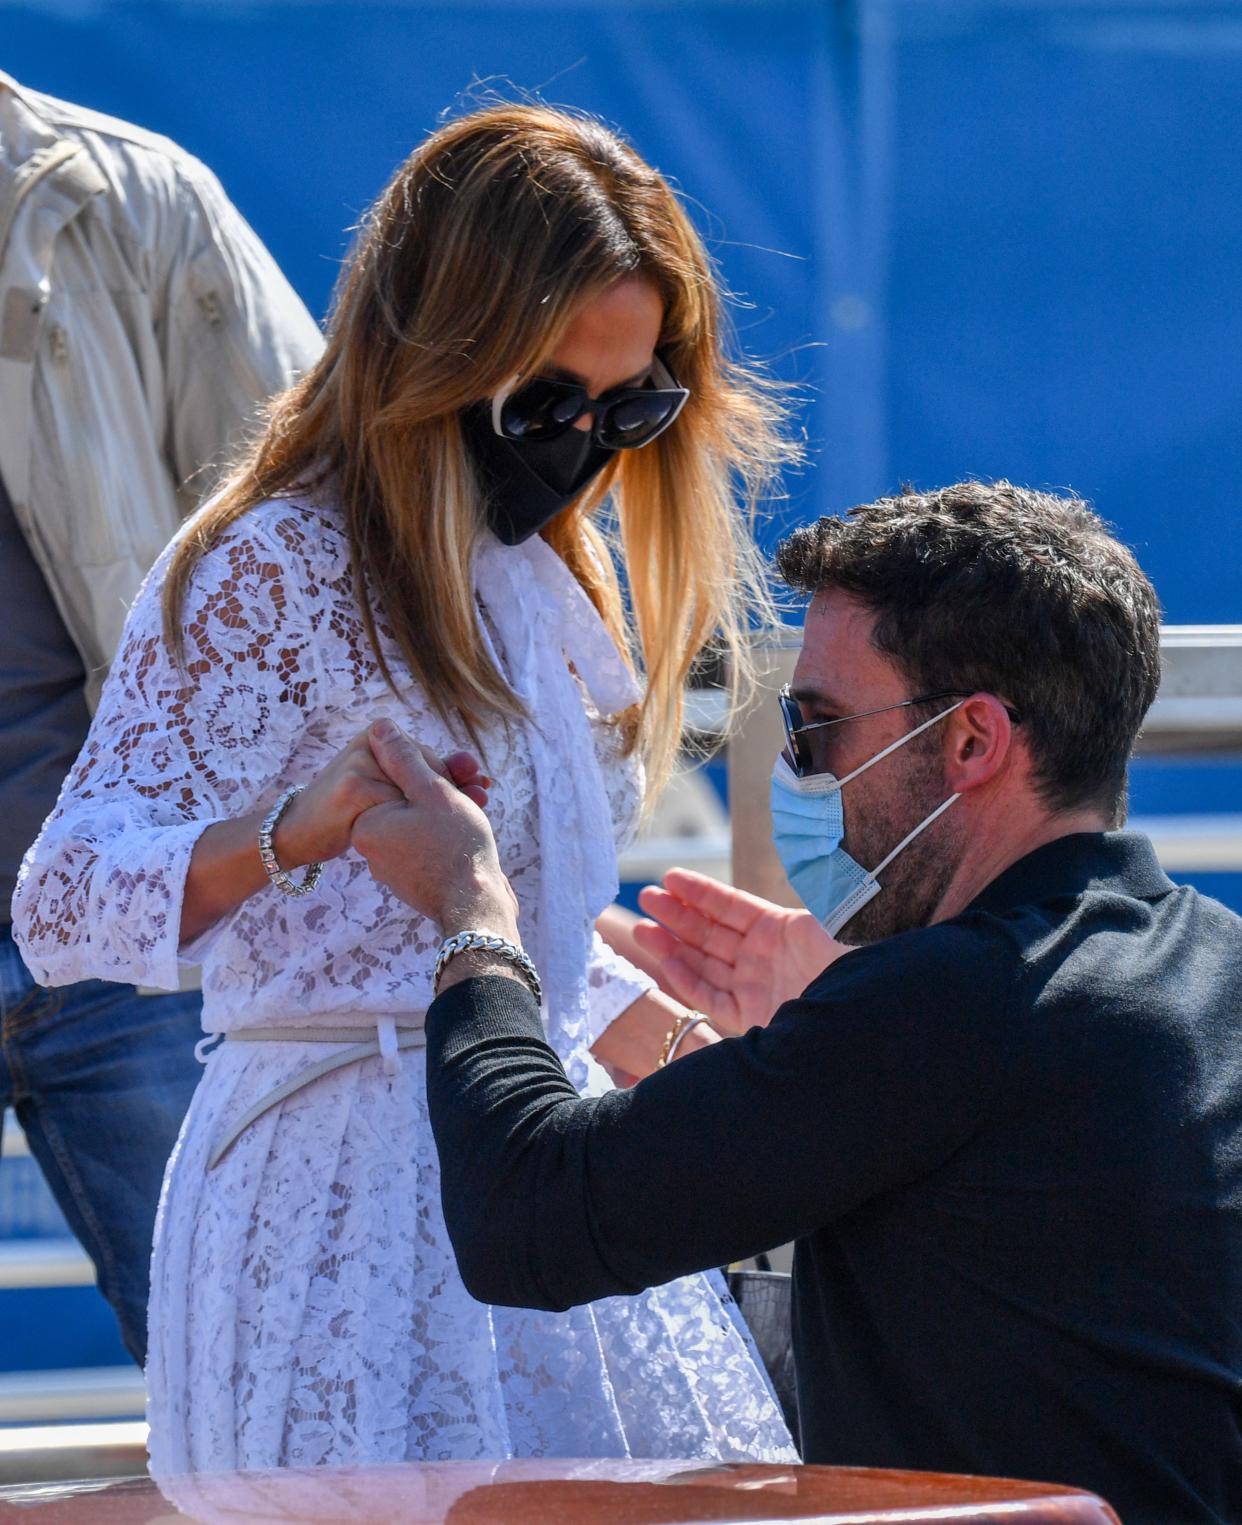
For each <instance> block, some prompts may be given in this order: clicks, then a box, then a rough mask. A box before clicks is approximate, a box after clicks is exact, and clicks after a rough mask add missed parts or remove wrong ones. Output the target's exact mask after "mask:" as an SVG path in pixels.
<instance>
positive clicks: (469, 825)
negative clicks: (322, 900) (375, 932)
mask: <svg viewBox="0 0 1242 1525" xmlns="http://www.w3.org/2000/svg"><path fill="white" fill-rule="evenodd" d="M370 747H371V749H372V751H373V754H374V757H375V759H376V762H377V765H378V766H380V767H381V770H382V772H383V774H384V776H385V778H387V779H391V780H392V781H393V785H394V787H395V789H396V796H397V797H396V799H395V800H393V799H391V798H388V799H385V800H383V801H380V802H379V803H378V804H377V805H376V807H375V808H373V809H371V810H368V811H366V812H364V813H363V814H361V815H359V816H358V817H357V818H356V820H355V822H354V826H353V845H354V846H355V847H356V848H357V850H358V851H359V852H360V853H361V854H362V856H363V857H364V858H365V859H366V860H367V863H368V864H369V866H370V869H371V872H372V874H373V875H374V876H375V879H376V881H377V882H378V883H380V884H384V885H387V886H388V888H389V889H391V890H392V891H393V893H394V894H395V895H397V896H399V897H400V899H402V900H404V901H405V903H406V904H407V905H409V906H411V907H412V908H413V909H414V910H416V911H418V912H419V913H420V914H421V915H423V916H427V917H430V919H431V920H432V921H434V922H435V923H436V924H437V926H439V928H440V930H441V931H442V932H443V933H444V934H445V935H446V936H449V935H451V934H452V933H454V932H461V931H465V930H466V929H467V928H482V929H486V930H487V931H489V932H493V933H495V934H496V935H497V936H499V937H504V938H507V939H508V940H509V941H510V942H516V941H517V935H518V932H517V900H516V898H515V897H514V894H513V890H512V888H511V887H510V885H509V881H508V880H507V879H506V878H505V875H504V872H503V870H502V869H501V867H500V859H499V857H498V855H497V852H496V841H495V838H494V837H493V836H492V828H491V826H490V825H489V824H488V820H487V817H486V816H485V815H484V814H483V811H482V809H481V808H480V806H481V805H483V804H486V801H487V792H486V791H487V786H488V785H489V784H490V782H491V781H490V780H489V779H486V778H484V777H483V775H482V774H481V773H479V771H478V765H477V764H476V763H475V762H474V759H473V758H470V757H468V756H466V754H458V756H457V757H456V758H450V759H447V760H446V761H445V762H441V761H440V759H439V758H438V757H437V756H436V755H435V753H434V752H431V751H429V750H428V748H426V747H424V746H420V745H419V744H418V743H417V742H416V741H413V740H412V739H411V738H410V737H408V736H407V735H406V734H405V733H404V732H403V731H402V730H401V729H400V728H399V727H398V726H395V725H393V724H392V722H391V721H387V720H383V721H380V722H378V723H377V724H376V725H373V726H372V727H371V730H370ZM397 786H399V787H397Z"/></svg>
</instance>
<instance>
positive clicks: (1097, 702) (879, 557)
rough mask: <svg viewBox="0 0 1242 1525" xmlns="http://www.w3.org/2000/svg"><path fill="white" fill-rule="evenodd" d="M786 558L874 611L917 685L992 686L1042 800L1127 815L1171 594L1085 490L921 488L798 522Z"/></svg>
mask: <svg viewBox="0 0 1242 1525" xmlns="http://www.w3.org/2000/svg"><path fill="white" fill-rule="evenodd" d="M776 565H777V569H778V571H779V572H780V574H781V576H782V577H783V578H784V579H785V581H786V582H787V583H789V585H790V586H791V587H793V588H795V589H797V590H798V591H799V592H802V593H806V594H815V593H819V592H821V591H824V590H826V589H830V588H836V589H839V590H840V591H841V592H843V593H846V594H849V595H850V596H852V597H853V598H856V599H858V601H859V602H860V603H862V604H864V605H865V606H866V607H867V608H868V609H870V610H872V611H873V612H874V614H875V615H876V623H875V636H874V640H875V644H876V646H877V648H878V649H879V650H880V651H882V652H884V653H885V655H887V656H888V657H890V658H892V659H893V661H895V662H896V663H897V665H898V666H899V668H900V669H901V670H902V671H903V672H904V673H905V675H906V676H907V677H908V678H909V680H910V683H911V684H912V686H913V691H914V692H917V693H923V692H931V691H933V690H936V689H960V690H964V691H967V692H973V691H974V690H975V689H981V690H983V691H985V692H987V693H992V694H995V695H996V696H997V697H998V698H1001V699H1003V700H1004V701H1005V702H1006V703H1007V704H1009V705H1011V706H1012V708H1013V709H1014V710H1016V711H1017V713H1018V714H1019V715H1020V716H1021V720H1022V723H1021V728H1020V734H1021V735H1022V736H1024V737H1025V739H1026V742H1027V746H1028V748H1029V751H1030V756H1031V762H1032V766H1033V769H1034V775H1035V781H1036V785H1037V788H1038V790H1039V794H1040V797H1041V798H1042V799H1043V801H1044V803H1045V804H1047V805H1048V806H1050V807H1051V808H1052V809H1055V810H1072V809H1076V808H1079V807H1081V806H1087V805H1091V806H1096V807H1098V808H1102V809H1103V810H1104V811H1105V813H1106V815H1107V817H1108V819H1109V821H1110V822H1111V823H1112V824H1120V822H1121V821H1122V820H1123V819H1124V817H1125V797H1126V764H1127V762H1128V761H1129V757H1130V753H1131V751H1132V749H1133V746H1134V740H1135V737H1136V736H1137V735H1138V731H1139V727H1140V726H1141V724H1142V722H1143V716H1144V715H1145V714H1146V713H1147V710H1148V708H1149V706H1150V705H1151V702H1152V700H1153V699H1154V698H1155V697H1156V689H1157V686H1158V685H1159V681H1160V639H1159V629H1158V621H1159V616H1160V609H1159V604H1158V601H1157V599H1156V594H1155V590H1154V589H1153V588H1152V585H1151V583H1150V582H1149V581H1148V580H1147V577H1146V576H1145V575H1144V573H1143V571H1142V568H1141V567H1140V566H1139V564H1138V562H1137V561H1135V559H1134V557H1133V556H1132V555H1131V553H1130V552H1129V551H1128V550H1127V549H1126V547H1125V546H1123V545H1122V544H1121V543H1120V541H1118V540H1116V539H1115V538H1114V537H1113V536H1112V535H1111V534H1110V533H1109V531H1108V528H1107V526H1106V525H1105V524H1104V522H1103V521H1102V520H1101V519H1100V518H1099V517H1098V516H1097V515H1096V514H1094V513H1093V512H1092V511H1091V509H1090V508H1089V507H1088V506H1087V504H1086V503H1084V502H1083V501H1082V500H1081V499H1078V498H1069V497H1059V496H1057V495H1056V494H1054V493H1047V492H1033V491H1031V490H1030V489H1029V488H1025V487H1014V486H1013V485H1012V484H1011V483H1009V482H994V483H991V484H989V483H986V482H958V483H956V484H955V485H954V486H952V487H942V488H940V489H939V490H938V491H936V492H929V493H920V492H914V491H912V490H910V489H909V488H907V489H905V490H903V491H902V493H901V495H900V496H899V497H894V498H881V499H879V501H878V502H875V503H864V504H861V505H860V506H859V507H857V508H852V509H850V511H849V513H848V514H847V515H846V516H845V518H843V519H836V518H826V519H821V520H820V521H819V522H818V523H817V524H810V525H807V526H805V527H804V528H803V529H800V530H797V531H796V532H795V533H794V534H793V535H791V536H790V537H789V539H788V540H786V541H785V542H784V543H783V544H782V545H781V547H780V549H779V550H778V551H777V554H776Z"/></svg>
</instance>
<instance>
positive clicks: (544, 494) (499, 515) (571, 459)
mask: <svg viewBox="0 0 1242 1525" xmlns="http://www.w3.org/2000/svg"><path fill="white" fill-rule="evenodd" d="M461 424H462V432H463V434H464V435H465V439H466V444H467V446H468V447H469V450H470V453H471V455H472V456H473V457H474V461H475V464H476V465H477V466H478V468H479V472H480V475H481V476H482V478H483V486H484V488H485V489H486V491H487V521H488V524H489V525H490V526H491V529H492V531H493V532H494V534H495V536H496V538H497V540H499V541H501V542H502V544H504V545H520V544H521V543H522V541H523V540H529V539H530V537H531V536H532V535H537V534H538V533H539V531H540V530H541V529H542V528H543V527H544V525H545V524H550V523H551V522H552V520H553V519H555V518H556V516H557V514H559V513H560V512H561V510H562V509H564V508H568V507H569V505H570V504H571V503H572V502H573V501H574V499H575V498H576V497H577V496H578V494H579V493H580V492H581V491H582V489H583V488H584V487H586V486H587V485H588V483H590V482H591V481H593V480H594V478H595V477H597V476H598V475H599V474H600V472H601V471H603V469H604V467H605V466H607V464H608V462H609V461H610V460H611V459H612V458H613V456H614V455H615V454H616V451H615V450H609V449H607V448H606V447H605V446H603V445H597V444H596V443H595V442H594V440H592V438H591V435H590V431H589V430H586V429H567V430H566V431H565V433H564V434H561V435H558V437H557V438H556V439H551V440H539V441H533V440H527V441H523V442H521V443H515V442H514V441H512V440H507V439H503V438H502V437H501V436H500V435H499V434H497V433H496V431H495V430H494V429H493V428H492V415H491V407H490V404H487V403H483V404H476V406H474V407H472V408H466V409H465V410H464V411H463V413H462V415H461Z"/></svg>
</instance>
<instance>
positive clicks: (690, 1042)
mask: <svg viewBox="0 0 1242 1525" xmlns="http://www.w3.org/2000/svg"><path fill="white" fill-rule="evenodd" d="M720 1039H721V1035H720V1033H718V1032H717V1031H716V1029H715V1028H714V1027H713V1026H712V1024H711V1021H710V1020H707V1021H703V1022H696V1023H695V1024H694V1025H693V1027H690V1028H688V1029H687V1030H686V1032H685V1033H683V1035H682V1038H681V1041H680V1042H679V1043H678V1045H677V1052H676V1053H675V1054H674V1055H673V1057H674V1058H675V1059H676V1058H679V1057H681V1056H682V1055H683V1054H688V1053H690V1052H691V1051H692V1050H693V1049H696V1048H709V1047H710V1046H711V1045H712V1044H713V1043H719V1042H720Z"/></svg>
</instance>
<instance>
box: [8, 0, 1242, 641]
mask: <svg viewBox="0 0 1242 1525" xmlns="http://www.w3.org/2000/svg"><path fill="white" fill-rule="evenodd" d="M0 67H4V68H6V69H8V70H9V71H10V72H11V73H13V74H14V75H15V76H17V77H18V78H19V79H21V80H23V81H25V82H27V83H28V84H30V85H32V86H35V87H38V88H41V89H45V90H47V91H50V92H52V93H55V94H60V95H64V96H67V97H70V98H72V99H74V100H78V101H81V102H84V103H86V104H89V105H92V106H96V107H98V108H100V109H102V110H105V111H109V112H114V113H116V114H119V115H121V116H125V117H128V118H130V119H131V120H133V121H136V122H138V123H140V124H142V125H144V126H148V127H151V128H155V129H157V130H159V131H163V132H167V133H169V134H170V135H171V136H173V137H174V138H176V139H178V140H179V141H180V142H182V143H183V144H185V145H186V146H187V147H189V148H191V149H192V150H194V151H195V152H197V153H198V154H200V155H201V156H202V157H203V158H204V159H205V160H206V161H207V162H208V163H209V164H211V165H212V167H213V168H214V169H215V170H216V171H217V172H218V173H219V175H220V176H221V178H222V180H223V181H224V183H225V186H226V187H227V188H228V190H229V191H230V193H231V194H232V196H233V197H234V199H235V200H236V201H237V202H238V203H239V204H240V206H241V207H242V208H243V210H244V211H245V212H246V214H247V215H248V216H249V218H250V219H251V221H252V222H253V223H254V225H255V226H256V228H257V229H258V230H259V232H260V233H261V234H262V236H263V237H264V238H265V239H266V241H267V242H268V244H269V245H270V246H271V248H272V249H273V251H274V252H275V253H276V255H277V256H278V258H279V259H280V260H281V262H282V263H283V265H284V266H285V268H286V269H287V270H288V272H289V274H290V276H291V278H292V279H293V281H294V283H295V284H296V285H297V287H298V289H299V290H300V291H301V292H302V294H303V295H304V297H305V298H306V300H307V302H308V303H309V304H310V306H311V307H312V309H314V310H315V311H317V312H321V311H322V310H323V309H324V307H325V305H326V302H327V297H328V293H329V290H330V287H331V283H332V279H333V275H334V272H335V269H336V263H337V261H338V259H339V258H340V255H341V252H342V249H343V247H344V239H343V230H344V229H345V228H346V227H347V226H348V225H349V224H350V223H351V222H352V221H353V220H354V219H355V218H356V217H357V215H358V214H359V212H360V211H361V210H362V209H363V208H364V207H365V206H366V204H367V202H368V201H369V200H370V198H371V197H372V196H373V195H374V194H375V193H376V191H377V190H378V189H379V188H380V186H381V185H382V184H383V182H384V180H385V178H386V177H387V175H388V173H389V172H390V170H391V169H392V167H393V165H394V164H395V163H396V162H397V161H398V160H399V159H400V158H401V157H402V156H403V155H404V154H405V153H407V152H408V151H409V149H410V148H411V147H412V146H413V145H414V144H415V143H416V142H417V141H418V139H419V138H420V137H421V136H422V135H423V134H424V133H425V132H426V131H427V130H428V129H429V128H431V127H432V126H434V125H435V122H436V120H437V117H438V115H439V113H441V112H442V111H443V110H444V109H445V108H446V107H451V106H452V105H453V103H454V102H455V101H456V100H457V99H458V97H459V96H460V94H461V92H462V91H463V90H465V89H467V88H468V87H469V86H470V84H471V82H472V80H475V79H476V78H477V79H491V78H496V79H498V80H501V81H505V80H507V81H511V82H512V83H513V84H514V85H516V86H518V87H521V88H526V89H535V88H539V87H542V89H543V91H544V94H545V95H546V96H547V98H548V99H550V100H554V101H562V102H567V103H570V104H573V105H576V106H582V107H586V108H588V109H590V110H592V111H596V112H599V113H601V114H602V115H603V116H604V117H606V118H608V119H609V120H610V121H612V122H615V123H618V124H619V125H620V126H621V127H622V128H623V129H624V130H625V131H626V132H627V133H628V134H629V135H630V136H631V138H632V139H633V140H634V142H635V143H636V145H637V146H638V147H639V149H640V150H641V151H642V152H643V153H644V154H646V155H647V156H648V157H650V158H651V159H652V160H653V161H654V162H655V163H657V164H658V165H660V166H661V168H662V169H664V170H665V171H666V172H667V173H668V174H670V175H672V176H675V177H676V178H677V180H678V181H679V182H680V184H681V185H682V186H683V187H684V189H685V192H686V194H687V195H688V196H690V197H692V198H693V199H694V200H695V201H696V202H698V203H701V206H702V209H703V210H702V212H701V215H700V223H701V226H702V227H703V229H704V231H705V232H706V233H707V234H708V236H709V237H710V238H711V240H712V243H713V248H714V249H715V252H716V254H717V255H718V257H719V259H720V262H721V264H722V266H723V269H724V271H725V273H726V275H727V277H728V279H729V281H730V283H731V285H732V286H733V287H734V289H735V290H737V291H738V292H739V293H740V294H741V295H743V296H744V297H745V298H746V299H747V300H748V302H749V303H750V304H752V305H749V306H745V307H741V308H739V309H738V311H737V313H736V318H737V323H738V327H739V329H740V330H741V333H742V336H743V339H744V341H745V343H746V344H747V345H748V346H749V347H750V348H751V349H752V350H753V351H754V352H756V353H758V354H761V355H764V356H769V357H771V358H772V359H773V360H774V363H775V365H776V367H777V369H778V371H779V372H780V373H781V374H784V375H787V376H792V377H797V378H799V379H801V380H803V381H805V382H807V383H808V384H809V385H811V386H813V387H814V388H815V389H816V393H815V400H814V401H813V402H812V403H811V404H810V405H809V406H808V410H807V426H808V429H809V431H810V434H811V437H812V440H813V443H814V446H815V456H814V459H815V462H816V464H815V467H814V469H813V470H812V471H810V472H809V473H808V474H807V475H806V476H805V477H804V478H803V479H802V481H801V482H796V483H794V484H793V485H794V496H793V499H792V501H791V503H790V504H788V505H786V507H785V508H784V509H783V510H782V512H781V517H784V516H785V515H796V516H799V517H801V516H803V515H806V514H807V513H809V512H811V511H829V510H837V509H840V508H843V507H845V506H847V505H848V504H850V503H852V502H855V501H858V500H860V499H862V498H865V497H870V496H873V495H875V494H876V493H878V492H880V491H883V490H885V489H889V488H892V487H893V486H894V485H895V484H896V483H897V482H898V481H900V480H902V479H907V480H913V481H915V482H918V483H920V484H924V485H930V484H934V483H937V482H940V481H944V480H947V479H952V478H956V477H960V476H962V475H964V474H968V473H979V474H984V475H1001V474H1004V475H1009V476H1011V477H1013V478H1015V479H1019V480H1022V481H1025V482H1030V483H1034V484H1044V483H1048V484H1054V485H1066V486H1072V487H1074V488H1076V489H1078V490H1079V491H1081V492H1083V493H1085V494H1087V495H1089V496H1091V497H1092V498H1093V499H1094V500H1095V501H1096V503H1097V504H1098V506H1099V507H1100V509H1101V511H1102V512H1103V513H1105V514H1106V515H1107V516H1108V517H1109V518H1110V519H1111V520H1113V521H1114V522H1115V523H1116V524H1118V525H1119V526H1120V528H1121V530H1122V532H1123V534H1124V535H1125V536H1126V538H1127V539H1128V540H1130V541H1131V542H1132V543H1133V544H1134V545H1135V546H1136V547H1137V549H1138V551H1139V553H1140V555H1141V557H1142V559H1143V561H1144V563H1145V564H1146V565H1147V566H1148V567H1149V569H1150V570H1151V571H1152V573H1153V575H1154V577H1155V579H1156V582H1157V584H1158V587H1159V590H1160V593H1161V596H1162V598H1163V599H1164V602H1165V605H1166V607H1167V610H1168V616H1169V618H1170V619H1171V620H1173V621H1178V622H1205V621H1226V620H1239V619H1242V578H1240V560H1242V558H1240V555H1239V549H1238V541H1239V528H1240V526H1242V509H1240V496H1242V490H1240V487H1239V482H1240V481H1242V428H1239V418H1240V415H1242V406H1240V405H1242V363H1240V359H1242V302H1239V300H1238V297H1239V280H1238V276H1239V269H1240V267H1242V184H1240V183H1239V182H1240V179H1242V168H1240V166H1242V111H1240V110H1239V104H1238V103H1239V101H1242V7H1239V5H1238V4H1236V3H1229V4H1220V3H1214V4H1213V3H1204V4H1199V3H1195V0H1174V3H1163V4H1154V3H1126V0H1121V3H1119V0H1111V3H1107V4H1105V3H1092V0H839V3H831V0H768V3H765V0H625V3H624V4H618V5H608V6H596V5H583V4H581V3H579V0H564V3H557V0H542V3H526V0H504V3H484V0H479V3H475V0H456V3H440V4H430V3H418V0H406V3H399V0H386V3H385V0H374V3H367V0H357V3H352V4H341V3H334V0H301V3H299V0H254V3H232V0H197V3H191V0H163V3H160V0H146V3H142V0H129V3H123V0H116V3H108V0H45V3H42V4H38V3H12V0H0ZM812 346H815V347H812Z"/></svg>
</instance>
